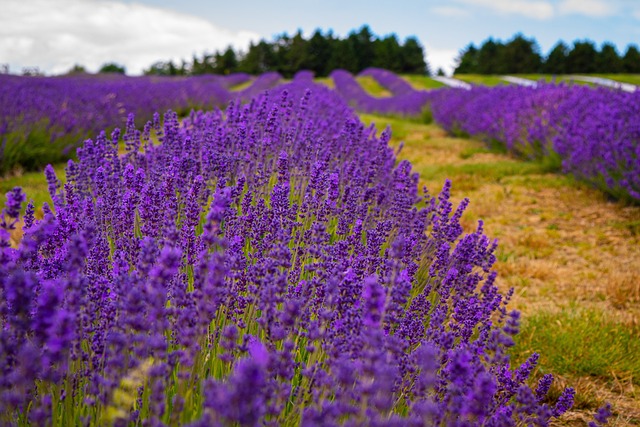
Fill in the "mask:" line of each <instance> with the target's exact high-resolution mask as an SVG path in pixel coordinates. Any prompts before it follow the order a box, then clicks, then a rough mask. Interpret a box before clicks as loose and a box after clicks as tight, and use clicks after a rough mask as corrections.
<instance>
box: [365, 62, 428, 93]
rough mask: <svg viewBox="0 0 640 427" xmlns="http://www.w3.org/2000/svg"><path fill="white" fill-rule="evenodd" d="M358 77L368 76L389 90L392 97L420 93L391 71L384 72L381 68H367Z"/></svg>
mask: <svg viewBox="0 0 640 427" xmlns="http://www.w3.org/2000/svg"><path fill="white" fill-rule="evenodd" d="M359 75H360V76H369V77H373V78H374V79H375V80H376V81H377V82H378V83H380V85H382V86H383V87H384V88H386V89H387V90H389V92H391V94H392V95H394V96H397V95H410V94H413V93H415V92H418V93H420V91H416V90H415V89H414V88H413V87H412V86H411V85H410V84H409V82H407V81H406V80H405V79H403V78H402V77H400V76H398V75H397V74H396V73H394V72H393V71H389V70H385V69H382V68H375V67H371V68H367V69H365V70H364V71H362V72H361V73H360V74H359Z"/></svg>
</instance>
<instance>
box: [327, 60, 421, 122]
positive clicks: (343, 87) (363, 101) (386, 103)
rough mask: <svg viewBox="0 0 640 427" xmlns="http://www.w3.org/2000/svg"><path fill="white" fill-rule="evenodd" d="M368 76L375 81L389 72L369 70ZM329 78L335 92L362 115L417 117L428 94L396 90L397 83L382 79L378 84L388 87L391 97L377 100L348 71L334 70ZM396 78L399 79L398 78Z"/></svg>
mask: <svg viewBox="0 0 640 427" xmlns="http://www.w3.org/2000/svg"><path fill="white" fill-rule="evenodd" d="M381 71H382V70H381ZM371 73H373V74H371ZM368 75H372V76H374V78H376V79H377V78H378V77H380V75H384V76H385V77H388V76H389V75H390V72H385V73H381V72H376V71H374V70H369V74H368ZM330 77H331V78H332V79H333V81H334V83H335V90H336V91H337V92H338V93H339V94H340V96H342V97H343V98H344V99H345V100H346V101H347V102H348V103H349V104H350V105H351V106H353V107H354V108H356V109H357V110H358V111H361V112H364V113H377V114H391V115H400V116H417V115H419V114H420V113H421V112H422V111H423V109H424V107H425V105H426V102H427V99H428V93H427V92H426V91H417V90H413V89H411V90H410V91H408V90H404V89H406V88H404V89H403V88H398V87H399V86H400V85H399V84H397V81H396V84H391V83H390V80H391V79H388V78H387V79H386V80H385V78H383V79H382V81H380V80H379V82H380V83H381V84H382V85H383V86H385V87H387V85H389V86H388V87H387V88H388V89H390V90H391V91H392V93H393V95H392V96H389V97H382V98H378V97H374V96H372V95H370V94H368V93H367V92H366V91H365V90H364V89H363V88H362V86H360V84H359V83H358V82H357V81H356V79H355V78H354V77H353V75H352V74H351V73H349V72H348V71H345V70H335V71H333V72H332V73H331V75H330ZM397 78H398V79H400V77H397ZM394 91H398V92H394Z"/></svg>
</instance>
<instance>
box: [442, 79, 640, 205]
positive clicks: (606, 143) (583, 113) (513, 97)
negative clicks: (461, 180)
mask: <svg viewBox="0 0 640 427" xmlns="http://www.w3.org/2000/svg"><path fill="white" fill-rule="evenodd" d="M430 96H431V98H430V105H431V109H432V112H433V117H434V118H435V120H436V121H437V122H438V123H439V124H440V125H441V126H443V127H444V128H445V129H447V130H449V131H453V132H456V131H461V132H464V133H467V134H470V135H474V136H477V137H481V138H484V139H485V140H487V141H489V142H491V141H497V142H499V143H500V144H504V145H505V146H506V147H507V149H508V150H509V151H511V152H513V153H515V154H518V155H521V156H524V157H526V158H539V159H545V160H548V161H550V163H551V164H555V165H557V168H558V169H560V168H562V170H564V171H565V172H568V173H571V174H573V175H575V176H576V177H578V178H580V179H583V180H585V181H588V182H591V183H593V184H595V185H596V186H598V187H599V188H601V189H602V190H604V191H605V192H607V193H609V194H611V195H612V196H613V197H615V198H619V199H624V200H627V201H630V202H633V203H638V202H640V127H638V123H640V93H627V92H623V91H617V90H609V89H606V88H591V87H588V86H579V85H572V86H567V85H553V84H543V85H538V86H537V87H536V88H528V87H520V86H499V87H493V88H486V87H480V86H476V87H474V88H473V89H472V90H469V91H466V90H457V89H444V90H438V91H434V92H432V94H431V95H430Z"/></svg>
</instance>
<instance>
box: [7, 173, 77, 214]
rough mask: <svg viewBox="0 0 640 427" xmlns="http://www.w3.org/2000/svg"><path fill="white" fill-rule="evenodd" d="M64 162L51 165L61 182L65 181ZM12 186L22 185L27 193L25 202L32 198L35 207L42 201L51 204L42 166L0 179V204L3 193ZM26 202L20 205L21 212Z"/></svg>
mask: <svg viewBox="0 0 640 427" xmlns="http://www.w3.org/2000/svg"><path fill="white" fill-rule="evenodd" d="M65 167H66V164H65V163H59V164H56V165H53V168H54V170H55V171H56V176H57V177H58V179H59V180H60V182H62V183H63V184H64V183H65V182H66V174H65V171H64V169H65ZM14 187H22V190H23V191H24V192H25V193H26V195H27V202H28V201H29V200H33V202H34V204H35V206H36V209H37V208H40V207H41V206H42V204H43V203H44V202H47V203H48V204H49V206H51V203H52V201H51V196H50V195H49V189H48V186H47V180H46V178H45V176H44V168H43V170H42V171H38V172H25V173H22V174H20V175H15V176H10V177H7V178H2V179H0V194H2V196H1V200H2V205H3V206H4V203H5V200H6V199H5V194H7V193H8V192H9V191H10V190H12V189H13V188H14ZM25 207H26V203H25V204H24V205H23V206H22V212H23V213H24V210H25Z"/></svg>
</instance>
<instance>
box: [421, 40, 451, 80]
mask: <svg viewBox="0 0 640 427" xmlns="http://www.w3.org/2000/svg"><path fill="white" fill-rule="evenodd" d="M425 51H426V53H427V62H428V63H429V68H430V69H431V72H432V73H433V74H435V73H436V71H438V68H442V69H443V70H444V72H445V73H446V74H447V75H449V76H450V75H451V74H453V69H454V67H455V59H456V57H457V56H458V55H459V51H458V50H456V49H436V48H432V47H430V46H429V45H426V46H425Z"/></svg>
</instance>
